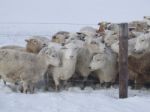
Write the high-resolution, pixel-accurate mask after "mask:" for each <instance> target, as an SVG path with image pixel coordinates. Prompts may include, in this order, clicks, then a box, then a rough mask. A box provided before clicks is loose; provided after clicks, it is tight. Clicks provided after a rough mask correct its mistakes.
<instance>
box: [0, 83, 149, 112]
mask: <svg viewBox="0 0 150 112" xmlns="http://www.w3.org/2000/svg"><path fill="white" fill-rule="evenodd" d="M149 104H150V91H148V90H130V89H129V98H128V99H118V89H114V88H110V89H102V90H92V89H91V88H86V89H85V90H84V91H83V90H80V89H79V88H76V87H74V88H70V89H69V90H68V91H62V92H59V93H56V92H37V93H35V94H21V93H15V92H12V91H11V90H10V88H8V87H6V86H4V84H3V83H2V82H0V112H149V110H150V106H149Z"/></svg>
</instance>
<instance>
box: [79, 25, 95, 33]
mask: <svg viewBox="0 0 150 112" xmlns="http://www.w3.org/2000/svg"><path fill="white" fill-rule="evenodd" d="M96 31H97V30H96V29H95V28H93V27H91V26H86V27H83V28H81V29H80V31H79V32H83V33H86V32H88V33H89V32H90V33H96Z"/></svg>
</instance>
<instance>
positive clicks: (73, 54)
mask: <svg viewBox="0 0 150 112" xmlns="http://www.w3.org/2000/svg"><path fill="white" fill-rule="evenodd" d="M78 51H79V48H78V47H77V46H76V45H75V44H73V43H69V44H66V45H65V46H63V47H62V52H63V57H64V58H65V59H76V58H77V54H78Z"/></svg>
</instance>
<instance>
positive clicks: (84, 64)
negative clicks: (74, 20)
mask: <svg viewBox="0 0 150 112" xmlns="http://www.w3.org/2000/svg"><path fill="white" fill-rule="evenodd" d="M105 49H106V46H105V44H103V43H101V42H97V41H96V40H92V41H91V43H88V44H85V45H84V46H83V47H81V49H80V51H79V55H78V59H77V65H76V73H77V74H79V75H80V76H82V77H83V82H84V85H83V87H82V89H84V87H85V85H86V80H87V78H88V76H89V75H90V73H91V70H90V69H89V64H90V60H91V58H92V56H93V54H95V53H99V52H103V51H105Z"/></svg>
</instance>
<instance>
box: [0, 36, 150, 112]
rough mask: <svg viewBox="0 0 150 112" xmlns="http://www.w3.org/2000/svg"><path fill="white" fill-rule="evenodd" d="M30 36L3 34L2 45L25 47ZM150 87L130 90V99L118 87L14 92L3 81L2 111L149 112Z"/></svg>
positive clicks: (1, 90) (1, 94)
mask: <svg viewBox="0 0 150 112" xmlns="http://www.w3.org/2000/svg"><path fill="white" fill-rule="evenodd" d="M25 38H26V36H22V37H20V36H18V37H17V36H16V37H13V36H1V37H0V45H1V46H2V45H7V44H16V45H21V46H24V45H25V42H24V39H25ZM149 104H150V90H146V89H142V90H131V89H129V98H128V99H119V98H118V88H116V89H115V88H110V89H98V90H93V89H92V88H89V87H87V88H86V89H85V90H81V89H79V88H77V87H72V88H69V90H68V91H66V90H64V91H62V92H58V93H56V92H43V91H37V92H36V93H35V94H21V93H17V92H14V91H13V90H12V89H10V88H9V87H8V86H5V85H4V84H3V82H2V81H0V112H149V110H150V106H149Z"/></svg>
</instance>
